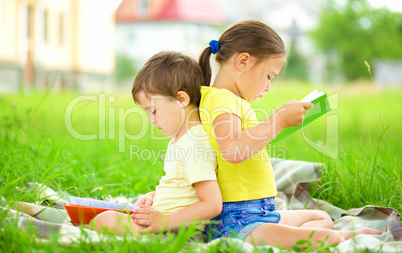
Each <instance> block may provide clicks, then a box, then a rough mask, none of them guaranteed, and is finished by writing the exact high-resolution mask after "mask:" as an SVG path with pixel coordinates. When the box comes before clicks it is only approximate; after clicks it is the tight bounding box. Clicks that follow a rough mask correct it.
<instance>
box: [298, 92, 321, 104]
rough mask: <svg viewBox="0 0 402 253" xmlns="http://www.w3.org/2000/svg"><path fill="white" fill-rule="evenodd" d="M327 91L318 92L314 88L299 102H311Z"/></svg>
mask: <svg viewBox="0 0 402 253" xmlns="http://www.w3.org/2000/svg"><path fill="white" fill-rule="evenodd" d="M324 94H325V93H324V92H322V91H320V92H318V91H317V90H313V91H312V92H310V94H308V95H307V96H305V97H304V98H302V99H301V100H300V101H299V102H311V101H313V100H314V99H316V98H319V97H321V96H322V95H324Z"/></svg>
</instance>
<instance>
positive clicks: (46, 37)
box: [43, 10, 49, 42]
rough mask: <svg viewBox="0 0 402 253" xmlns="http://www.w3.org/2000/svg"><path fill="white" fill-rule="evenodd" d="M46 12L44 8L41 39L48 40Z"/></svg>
mask: <svg viewBox="0 0 402 253" xmlns="http://www.w3.org/2000/svg"><path fill="white" fill-rule="evenodd" d="M48 16H49V15H48V12H47V11H46V10H45V11H44V12H43V41H44V42H48V39H49V33H48V26H49V25H48V23H49V22H48Z"/></svg>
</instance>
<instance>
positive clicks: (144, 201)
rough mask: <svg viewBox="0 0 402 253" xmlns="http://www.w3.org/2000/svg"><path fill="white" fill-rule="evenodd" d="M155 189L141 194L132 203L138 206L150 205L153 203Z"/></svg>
mask: <svg viewBox="0 0 402 253" xmlns="http://www.w3.org/2000/svg"><path fill="white" fill-rule="evenodd" d="M155 193H156V191H152V192H148V193H146V194H144V195H142V196H141V197H140V198H139V199H138V200H137V201H135V203H134V205H135V206H139V205H146V206H152V204H153V203H154V201H153V200H154V196H155Z"/></svg>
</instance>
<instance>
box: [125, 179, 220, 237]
mask: <svg viewBox="0 0 402 253" xmlns="http://www.w3.org/2000/svg"><path fill="white" fill-rule="evenodd" d="M193 187H194V189H195V191H196V193H197V196H198V199H199V201H197V202H195V203H194V204H191V205H190V206H188V207H186V208H184V209H182V210H180V211H178V212H175V213H170V214H167V215H164V214H162V213H161V212H159V211H158V210H156V209H154V208H152V207H147V206H143V205H140V206H141V208H140V209H136V210H135V211H134V213H133V214H132V215H131V217H132V218H133V220H134V222H135V223H136V224H137V225H141V226H146V228H145V229H140V230H139V231H140V232H158V231H162V230H163V231H167V230H170V231H177V230H178V229H179V228H180V226H181V225H182V224H183V223H188V224H189V223H191V222H193V221H194V220H195V219H196V218H198V220H199V221H201V220H209V219H212V218H214V217H215V216H217V215H218V214H220V212H221V211H222V195H221V192H220V190H219V186H218V182H217V181H216V180H209V181H201V182H197V183H194V184H193Z"/></svg>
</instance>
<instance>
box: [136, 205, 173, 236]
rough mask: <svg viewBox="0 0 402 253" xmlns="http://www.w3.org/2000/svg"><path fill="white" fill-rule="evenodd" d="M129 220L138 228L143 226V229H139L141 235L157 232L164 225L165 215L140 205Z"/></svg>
mask: <svg viewBox="0 0 402 253" xmlns="http://www.w3.org/2000/svg"><path fill="white" fill-rule="evenodd" d="M131 218H132V219H133V221H134V223H136V224H137V225H139V226H140V227H143V226H145V228H139V232H143V233H144V232H159V231H161V230H162V228H163V227H164V226H165V225H166V215H164V214H162V213H161V212H159V211H158V210H156V209H154V208H152V207H149V206H145V205H140V208H138V209H135V210H134V212H133V213H132V214H131Z"/></svg>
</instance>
